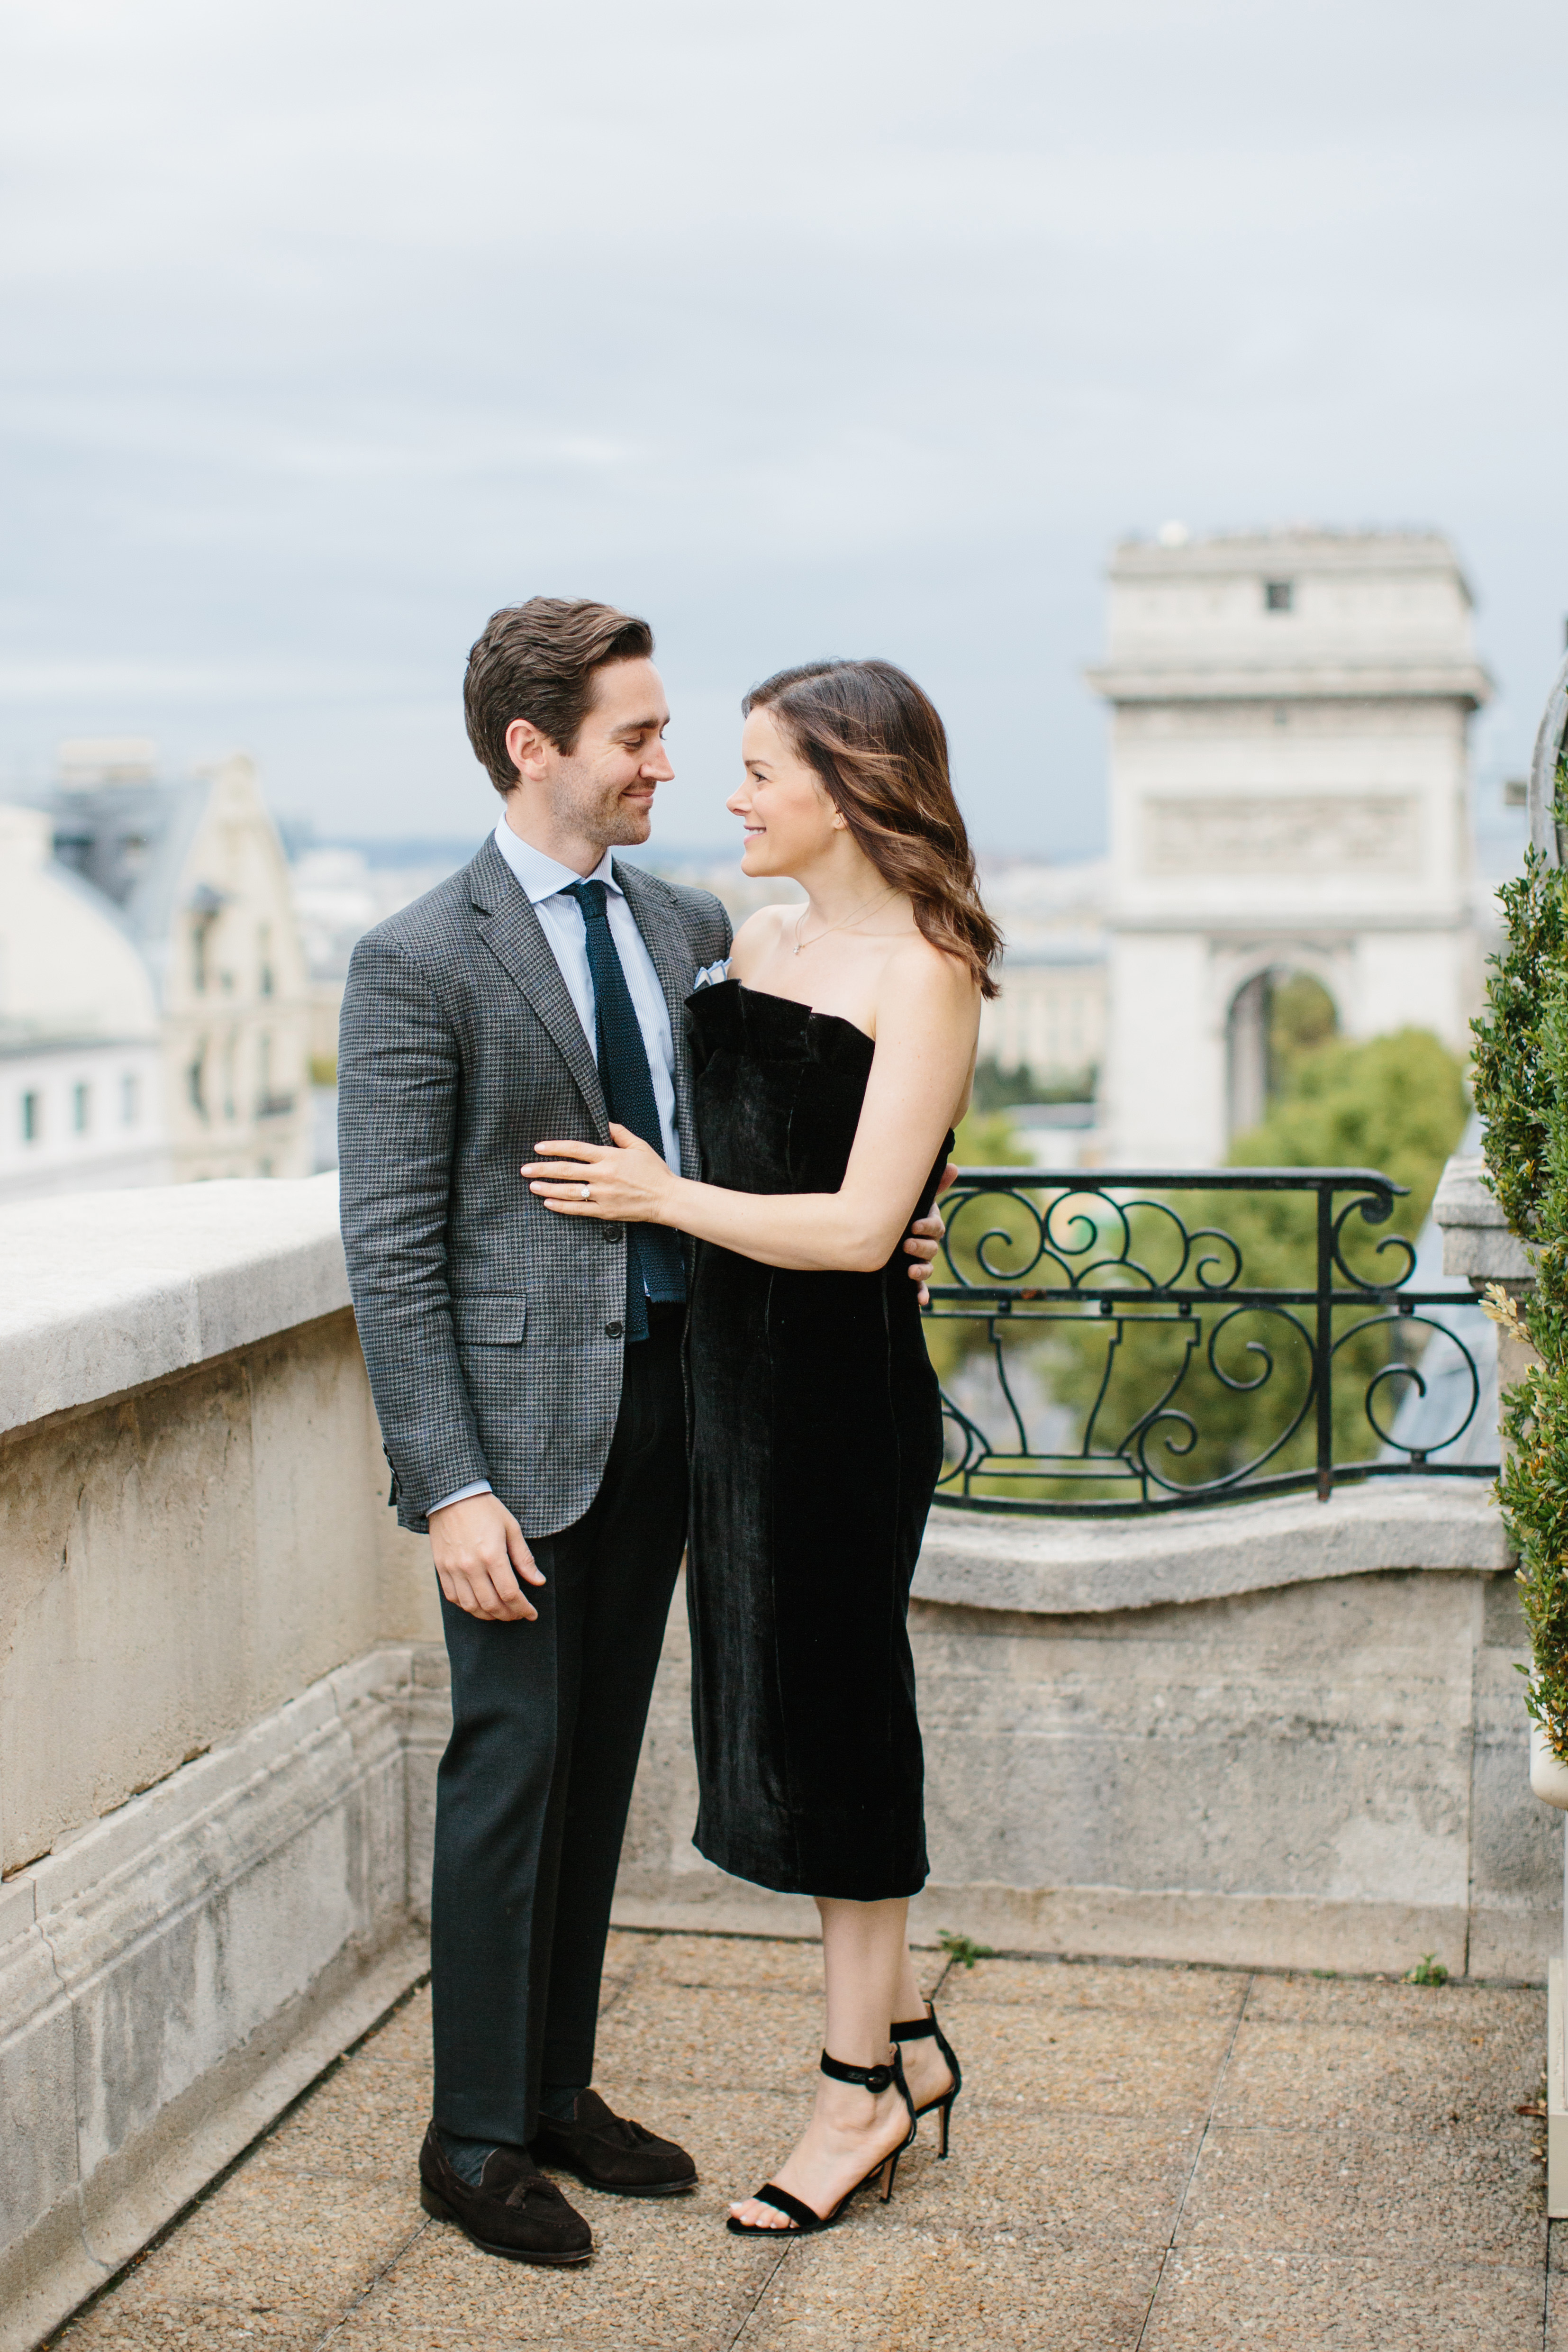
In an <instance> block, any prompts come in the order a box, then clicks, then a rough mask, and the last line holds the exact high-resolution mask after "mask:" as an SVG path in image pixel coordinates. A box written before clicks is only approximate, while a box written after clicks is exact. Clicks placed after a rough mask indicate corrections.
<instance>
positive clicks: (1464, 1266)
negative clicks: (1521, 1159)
mask: <svg viewBox="0 0 1568 2352" xmlns="http://www.w3.org/2000/svg"><path fill="white" fill-rule="evenodd" d="M1485 1165H1486V1163H1485V1161H1484V1160H1483V1159H1482V1158H1481V1155H1480V1153H1479V1151H1471V1152H1456V1153H1455V1154H1454V1156H1453V1158H1452V1159H1451V1160H1449V1161H1448V1166H1447V1167H1446V1168H1445V1169H1444V1171H1443V1173H1442V1177H1441V1179H1440V1180H1439V1181H1438V1185H1437V1192H1436V1193H1435V1194H1434V1196H1433V1200H1432V1214H1433V1216H1434V1218H1435V1219H1436V1220H1437V1223H1438V1225H1439V1226H1440V1227H1441V1228H1442V1234H1443V1271H1444V1273H1445V1274H1460V1275H1464V1276H1467V1277H1468V1279H1469V1280H1470V1281H1472V1282H1475V1283H1477V1284H1479V1283H1482V1282H1531V1281H1533V1280H1534V1278H1535V1266H1534V1263H1533V1261H1532V1259H1531V1254H1530V1251H1529V1250H1528V1248H1527V1247H1526V1246H1525V1244H1524V1243H1523V1242H1521V1240H1520V1238H1519V1235H1518V1234H1516V1233H1514V1232H1512V1231H1511V1228H1510V1225H1509V1222H1508V1219H1507V1218H1506V1217H1505V1216H1504V1214H1503V1212H1502V1203H1501V1202H1500V1201H1499V1200H1498V1198H1497V1195H1496V1194H1495V1193H1494V1192H1489V1191H1488V1190H1487V1187H1486V1185H1485V1183H1484V1182H1483V1181H1482V1177H1481V1171H1482V1170H1483V1168H1484V1167H1485Z"/></svg>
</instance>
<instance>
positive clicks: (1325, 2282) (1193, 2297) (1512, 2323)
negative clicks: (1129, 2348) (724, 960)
mask: <svg viewBox="0 0 1568 2352" xmlns="http://www.w3.org/2000/svg"><path fill="white" fill-rule="evenodd" d="M1543 2286H1544V2282H1543V2280H1542V2273H1540V2271H1538V2270H1535V2269H1530V2268H1514V2267H1511V2266H1508V2265H1502V2264H1497V2265H1490V2266H1486V2267H1479V2268H1471V2267H1469V2266H1467V2265H1464V2264H1461V2263H1409V2262H1402V2261H1399V2260H1397V2259H1396V2258H1380V2259H1378V2260H1375V2261H1373V2260H1365V2259H1364V2260H1361V2261H1344V2260H1337V2261H1336V2260H1330V2259H1325V2258H1323V2257H1322V2256H1321V2255H1306V2254H1284V2253H1272V2252H1240V2251H1233V2250H1220V2249H1214V2250H1209V2249H1207V2248H1206V2249H1205V2250H1204V2251H1203V2252H1201V2253H1195V2252H1190V2251H1187V2252H1181V2253H1178V2254H1173V2255H1172V2257H1171V2259H1170V2261H1169V2262H1168V2263H1166V2270H1165V2274H1164V2276H1163V2277H1162V2279H1161V2281H1160V2286H1159V2292H1158V2294H1156V2296H1155V2305H1154V2309H1153V2311H1152V2313H1151V2314H1150V2317H1149V2326H1148V2331H1147V2333H1146V2334H1145V2337H1144V2340H1143V2345H1142V2347H1141V2352H1228V2347H1231V2346H1233V2345H1235V2346H1239V2345H1254V2344H1256V2345H1260V2346H1262V2345H1266V2346H1267V2347H1269V2352H1327V2347H1331V2346H1332V2347H1333V2352H1393V2347H1398V2352H1525V2347H1531V2346H1533V2345H1536V2344H1538V2343H1540V2341H1541V2331H1542V2299H1543ZM1565 2340H1568V2339H1565ZM1549 2352H1552V2347H1551V2346H1550V2339H1549Z"/></svg>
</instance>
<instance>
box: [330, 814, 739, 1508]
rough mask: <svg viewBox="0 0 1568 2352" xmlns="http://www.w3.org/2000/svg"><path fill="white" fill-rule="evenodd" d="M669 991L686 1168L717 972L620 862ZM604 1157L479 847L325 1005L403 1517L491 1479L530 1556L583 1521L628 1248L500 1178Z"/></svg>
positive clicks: (693, 929) (583, 1081) (559, 997)
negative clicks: (702, 1008)
mask: <svg viewBox="0 0 1568 2352" xmlns="http://www.w3.org/2000/svg"><path fill="white" fill-rule="evenodd" d="M615 872H616V877H617V878H618V880H619V881H620V883H621V887H622V889H623V890H624V891H625V893H626V897H627V900H628V902H629V904H630V906H631V908H632V915H633V916H634V918H635V919H636V923H637V928H638V929H639V930H640V931H641V932H642V934H643V940H644V941H645V942H646V944H647V949H648V953H649V955H650V957H651V958H652V960H653V969H654V971H656V972H657V973H658V975H659V979H660V982H661V983H662V985H663V987H664V1001H665V1003H667V1004H668V1006H669V1009H670V1026H671V1029H672V1031H673V1032H674V1041H675V1123H676V1128H677V1130H678V1133H679V1137H680V1145H681V1158H682V1162H683V1165H684V1167H685V1170H686V1171H687V1172H688V1173H693V1172H695V1170H696V1168H697V1165H698V1157H697V1145H696V1136H695V1129H694V1126H693V1120H692V1086H691V1066H690V1061H689V1057H688V1054H687V1048H686V1035H685V1013H684V1010H683V1002H684V999H685V997H686V996H687V995H689V994H690V992H691V987H692V982H693V981H694V980H695V976H696V974H697V972H698V971H701V970H702V969H703V967H704V966H706V965H708V964H712V963H716V962H717V961H720V959H721V958H723V957H725V956H727V954H728V952H729V941H730V924H729V918H728V916H727V914H726V913H725V911H724V908H723V907H722V906H721V905H720V904H719V901H718V900H717V899H716V898H714V897H713V896H712V894H711V893H710V892H708V891H706V890H692V889H685V888H681V887H676V886H675V885H674V884H673V883H669V882H662V881H660V880H659V879H658V878H657V877H655V876H654V875H652V874H647V873H644V872H643V870H642V869H641V868H640V867H639V866H624V865H622V863H621V862H620V860H619V859H617V861H616V866H615ZM549 1136H556V1137H560V1138H563V1139H565V1138H570V1139H572V1140H574V1141H579V1142H585V1143H586V1142H598V1143H608V1141H609V1140H610V1136H609V1129H608V1127H607V1124H606V1118H605V1108H604V1096H603V1092H602V1089H601V1087H600V1083H599V1072H598V1068H597V1066H596V1065H595V1062H594V1058H593V1055H592V1053H591V1050H590V1047H589V1044H588V1040H587V1038H586V1037H585V1036H584V1035H583V1033H582V1024H581V1023H580V1021H579V1019H578V1017H577V1013H576V1011H575V1009H574V1007H573V1005H572V1002H571V998H570V995H569V994H568V992H567V986H566V982H565V981H564V980H563V979H562V978H561V976H560V968H559V965H558V964H557V962H556V960H555V957H554V955H553V954H552V952H551V950H550V947H549V941H548V940H547V939H546V937H545V934H544V930H543V928H542V926H541V924H540V922H539V919H538V916H537V915H536V914H535V912H534V909H533V908H532V907H531V906H530V905H529V903H528V898H527V897H526V895H525V894H524V892H523V891H522V890H521V889H520V888H519V887H518V886H517V881H516V880H515V878H514V877H513V875H512V872H511V869H510V867H509V866H507V861H506V859H505V858H504V857H503V856H501V853H500V851H499V850H498V849H497V846H496V845H495V843H494V841H491V840H487V841H486V844H485V845H484V847H483V848H482V849H481V850H480V852H479V854H478V856H476V858H475V859H474V861H473V863H472V865H470V866H465V868H464V869H463V871H462V872H461V873H459V874H454V875H453V876H451V877H450V878H449V879H448V880H447V881H445V882H443V883H442V884H441V885H440V886H439V887H437V888H436V889H434V890H432V891H431V892H430V893H429V895H428V896H427V897H425V898H421V899H418V900H417V901H416V902H415V903H414V905H413V906H412V907H406V908H404V909H403V911H402V913H401V914H398V915H393V916H392V918H391V919H390V920H388V921H387V922H384V923H379V924H378V925H377V926H376V928H375V929H374V930H371V931H367V932H366V934H365V936H364V938H363V939H361V941H360V943H359V945H358V946H357V947H356V948H355V950H354V953H353V958H352V961H351V962H350V966H349V978H348V984H347V986H346V987H345V989H344V992H343V1013H342V1023H341V1027H340V1037H339V1049H338V1150H339V1161H340V1187H341V1215H342V1226H343V1248H344V1251H345V1254H346V1255H347V1257H348V1262H349V1284H350V1290H351V1292H352V1295H353V1301H354V1312H355V1315H356V1316H357V1318H358V1319H359V1327H360V1342H361V1346H362V1348H363V1349H364V1352H365V1364H366V1367H367V1369H368V1370H369V1372H370V1376H371V1392H372V1394H373V1395H374V1397H375V1402H376V1412H377V1413H378V1415H379V1416H380V1420H381V1425H382V1442H383V1444H385V1446H386V1451H387V1458H388V1460H389V1461H390V1462H391V1464H392V1488H393V1494H394V1496H395V1499H396V1502H397V1507H398V1517H399V1519H400V1520H401V1521H402V1525H403V1526H404V1527H405V1528H421V1529H423V1528H424V1527H425V1526H426V1524H427V1521H426V1516H425V1515H426V1513H427V1512H428V1510H429V1508H430V1507H431V1505H432V1504H433V1503H437V1502H439V1501H440V1500H441V1497H442V1496H444V1495H450V1494H453V1493H454V1492H455V1490H456V1489H457V1488H458V1487H459V1486H470V1485H472V1484H473V1482H474V1481H475V1480H476V1479H478V1478H487V1479H488V1480H489V1481H490V1484H491V1485H492V1486H494V1488H495V1490H496V1492H497V1495H498V1496H500V1497H501V1500H502V1501H503V1502H504V1503H505V1504H506V1506H507V1509H508V1510H510V1511H511V1512H512V1513H513V1514H514V1515H515V1516H516V1517H517V1519H518V1521H519V1522H520V1523H521V1526H522V1528H523V1532H524V1534H525V1535H527V1536H529V1537H534V1536H548V1535H553V1534H555V1533H556V1532H557V1531H558V1530H559V1528H565V1527H570V1525H571V1523H572V1521H573V1520H574V1519H577V1518H579V1517H581V1515H582V1513H583V1512H584V1511H585V1510H586V1509H587V1508H588V1506H589V1504H590V1503H591V1501H592V1500H593V1497H594V1496H595V1495H596V1493H597V1492H598V1490H599V1481H600V1477H601V1474H602V1471H603V1468H604V1461H605V1456H606V1455H607V1454H608V1453H609V1451H610V1440H611V1437H612V1433H613V1431H614V1427H615V1416H616V1413H617V1411H618V1410H619V1407H620V1402H621V1366H622V1352H623V1349H624V1340H623V1338H622V1319H623V1318H624V1315H625V1311H626V1233H625V1228H624V1226H622V1225H614V1224H601V1223H598V1222H597V1220H593V1219H590V1218H587V1217H583V1218H576V1217H557V1216H553V1215H552V1214H551V1213H550V1212H549V1210H548V1209H546V1208H545V1207H544V1206H543V1204H542V1203H541V1202H538V1201H537V1200H536V1199H535V1198H534V1196H533V1194H532V1193H531V1192H529V1191H528V1186H527V1185H526V1184H525V1183H524V1182H523V1181H522V1179H521V1177H520V1176H519V1175H518V1173H517V1171H518V1169H519V1168H520V1166H521V1165H522V1163H523V1161H524V1160H530V1159H532V1157H533V1151H534V1146H535V1144H536V1143H538V1142H539V1141H541V1140H543V1139H545V1138H546V1137H549Z"/></svg>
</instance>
